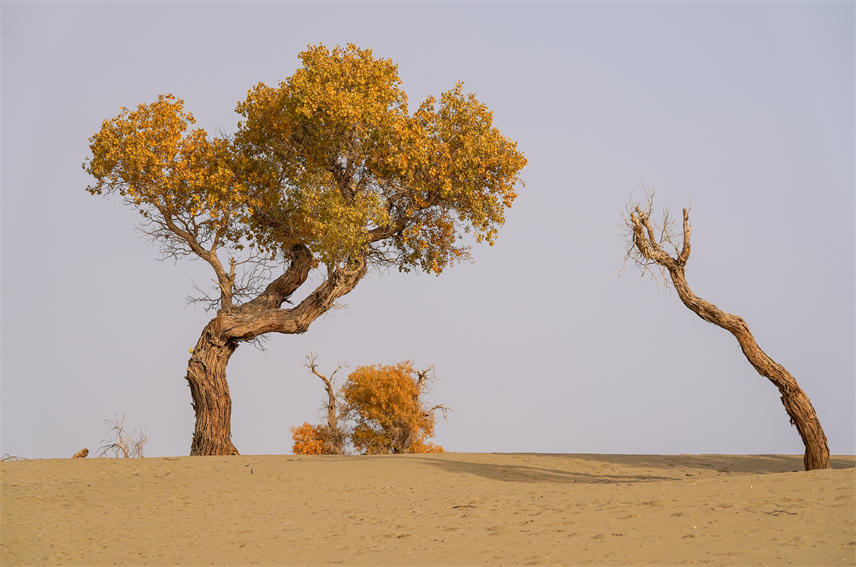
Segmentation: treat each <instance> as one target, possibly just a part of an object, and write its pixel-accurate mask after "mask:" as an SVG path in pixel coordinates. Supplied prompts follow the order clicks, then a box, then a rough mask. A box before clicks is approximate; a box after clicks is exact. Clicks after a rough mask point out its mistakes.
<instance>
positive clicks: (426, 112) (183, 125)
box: [84, 44, 526, 273]
mask: <svg viewBox="0 0 856 567" xmlns="http://www.w3.org/2000/svg"><path fill="white" fill-rule="evenodd" d="M300 59H301V62H302V66H301V68H299V69H298V70H297V71H295V72H294V74H293V75H292V76H291V77H288V78H287V79H286V80H284V81H281V82H280V83H279V85H278V86H277V87H270V86H267V85H264V84H261V83H260V84H258V85H256V86H254V87H252V88H251V89H249V91H248V93H247V98H246V100H244V101H243V102H241V103H239V104H238V106H237V112H238V113H239V114H240V115H241V116H242V119H241V121H240V122H239V123H238V131H237V132H236V135H235V138H234V142H231V141H230V140H226V139H221V138H213V139H209V138H208V136H207V135H206V133H205V131H204V130H201V129H198V128H195V129H194V128H192V126H193V124H194V123H195V120H194V118H193V116H192V115H191V114H190V113H188V112H185V110H184V103H183V101H181V100H180V99H178V98H176V97H174V96H172V95H162V96H160V97H158V99H157V100H156V101H155V102H153V103H151V104H147V105H146V104H141V105H139V106H138V107H137V109H136V110H134V111H130V110H128V109H122V112H121V113H120V114H119V115H118V116H116V117H115V118H113V119H111V120H107V121H104V123H103V124H102V127H101V129H100V130H99V131H98V132H97V133H96V134H95V135H94V136H93V137H92V138H91V140H90V142H91V144H90V148H91V150H92V157H91V158H90V159H88V160H87V162H86V163H84V168H85V169H86V170H87V171H88V172H89V173H91V174H92V175H93V176H94V178H95V181H96V182H95V184H93V185H92V186H90V187H88V190H89V191H90V192H92V193H95V194H100V193H103V192H111V191H116V192H118V193H119V194H120V195H122V196H123V197H125V198H126V201H127V202H128V203H129V204H130V205H132V206H134V207H136V208H138V209H139V210H140V211H141V212H142V213H143V214H144V215H150V214H153V215H158V214H160V215H165V214H170V215H177V216H180V217H182V218H185V219H192V222H193V223H203V224H204V225H205V226H206V227H208V228H209V229H211V230H213V231H224V238H226V239H227V240H230V241H231V242H232V243H233V244H234V245H235V246H236V247H240V246H242V244H241V242H242V240H243V239H246V240H249V241H251V242H253V244H254V245H257V246H259V247H260V248H261V249H263V250H268V251H274V252H275V251H278V250H290V249H291V248H292V247H293V246H295V245H297V244H302V245H305V246H307V247H308V248H309V249H310V250H312V252H313V255H314V257H315V261H316V262H323V263H325V264H328V265H329V264H334V263H337V262H342V261H345V260H346V259H347V258H348V257H354V256H369V257H371V258H373V259H376V260H377V261H385V262H387V263H394V264H396V265H398V267H399V268H400V269H402V270H409V269H411V268H412V267H419V268H421V269H423V270H426V271H432V272H435V273H440V272H441V271H442V270H443V269H444V268H445V267H447V266H448V265H450V264H452V263H454V262H455V261H456V260H458V259H460V258H464V257H466V256H467V247H466V246H465V245H463V244H462V243H461V242H460V240H461V237H462V236H463V234H464V233H466V232H471V233H472V234H473V236H474V237H475V239H476V240H477V241H487V242H489V243H493V241H494V240H495V238H496V235H497V228H498V227H499V226H500V225H502V224H503V222H504V221H505V217H504V209H505V208H508V207H510V206H511V205H512V203H513V202H514V200H515V198H516V197H517V193H516V191H515V190H514V187H515V185H516V184H517V183H518V181H519V172H520V170H521V169H522V168H523V167H524V166H525V164H526V159H525V157H524V156H523V154H522V153H520V152H519V151H518V150H517V145H516V144H515V143H514V142H512V141H510V140H508V139H507V138H505V137H504V136H503V135H502V134H501V133H500V132H499V131H498V130H497V129H496V128H494V127H493V126H492V119H493V117H492V113H491V111H490V110H489V109H488V108H487V107H486V106H485V105H484V104H482V103H481V102H479V101H478V100H477V99H476V97H475V96H474V95H472V94H465V93H464V92H463V85H462V84H461V83H458V84H457V85H456V86H455V87H454V89H452V90H450V91H448V92H445V93H443V94H442V95H441V96H440V99H439V101H438V100H436V99H434V98H433V97H429V98H428V99H426V100H425V101H424V102H423V103H422V104H421V105H420V106H419V108H418V109H417V110H416V112H414V113H412V114H410V113H408V110H407V96H406V94H405V93H404V90H403V89H402V85H401V79H400V77H399V75H398V68H397V66H396V65H395V64H394V63H393V62H392V61H391V60H389V59H380V58H375V57H374V55H373V54H372V51H371V50H368V49H360V48H358V47H357V46H355V45H353V44H349V45H348V46H346V47H344V48H342V47H335V48H333V49H332V50H330V49H328V48H327V47H325V46H323V45H310V46H308V47H307V49H306V50H305V51H304V52H302V53H301V54H300Z"/></svg>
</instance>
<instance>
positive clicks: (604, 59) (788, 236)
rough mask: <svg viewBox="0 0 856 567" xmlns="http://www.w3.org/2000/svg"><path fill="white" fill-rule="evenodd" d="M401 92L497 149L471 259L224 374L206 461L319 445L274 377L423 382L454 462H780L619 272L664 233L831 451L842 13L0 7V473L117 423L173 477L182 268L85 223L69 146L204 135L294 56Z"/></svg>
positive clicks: (841, 428) (186, 425)
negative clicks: (686, 237) (639, 230)
mask: <svg viewBox="0 0 856 567" xmlns="http://www.w3.org/2000/svg"><path fill="white" fill-rule="evenodd" d="M318 42H323V43H326V44H328V45H335V44H345V43H347V42H355V43H357V44H358V45H360V46H361V47H364V48H372V49H373V50H374V51H375V54H376V55H377V56H380V57H390V58H392V59H393V60H395V61H396V62H397V63H398V64H399V70H400V74H401V77H402V79H403V82H404V87H405V89H406V91H407V93H408V95H409V98H410V101H411V105H412V106H414V107H415V105H416V104H417V103H418V102H419V101H421V100H422V99H424V98H425V97H426V96H427V95H428V94H435V95H437V94H439V93H440V92H442V91H443V90H447V89H449V88H451V87H452V86H453V85H454V84H455V81H457V80H463V81H464V83H465V87H466V88H467V89H468V90H472V91H474V92H475V93H477V95H478V96H479V98H480V99H481V100H483V101H484V102H485V103H487V104H488V105H489V106H490V108H491V109H492V110H494V112H495V120H496V124H497V125H498V126H499V128H500V129H501V130H502V131H503V132H504V133H505V134H506V135H507V136H509V137H510V138H512V139H515V140H517V141H518V142H519V145H520V148H521V149H522V150H523V151H524V152H525V153H526V156H527V157H528V159H529V165H528V167H527V168H526V169H525V170H524V172H523V177H524V178H525V180H526V187H525V188H524V189H523V190H521V191H520V197H519V199H518V201H517V202H516V204H515V205H514V208H513V209H512V210H511V211H510V212H509V214H508V222H507V224H506V226H505V227H504V229H503V230H502V231H501V233H500V237H499V240H498V242H497V244H496V245H495V246H494V247H493V248H487V247H477V248H475V249H474V258H475V262H473V263H471V264H464V265H460V266H457V267H455V268H454V269H452V270H450V271H448V272H447V273H444V274H443V275H442V276H441V277H439V278H435V277H432V276H427V275H414V274H410V275H401V274H398V273H388V274H381V275H379V274H372V275H371V276H369V277H368V278H366V279H365V280H364V281H363V282H361V284H360V285H359V286H358V287H357V289H356V290H355V291H354V292H353V293H351V294H350V295H349V296H347V297H346V298H345V301H344V303H345V305H346V308H344V309H339V310H335V311H332V312H330V313H329V314H327V315H326V316H324V317H323V318H322V319H320V320H318V321H316V322H315V324H314V325H313V326H312V328H311V329H310V330H309V332H308V333H307V334H305V335H303V336H274V337H273V338H272V340H270V341H269V342H268V350H267V351H266V352H259V351H258V350H255V349H254V348H252V347H251V346H249V345H245V346H242V347H241V348H240V349H239V350H238V352H237V353H236V354H235V356H234V357H233V358H232V362H231V364H230V366H229V380H230V385H231V389H232V394H233V411H234V413H233V440H234V442H235V444H236V445H237V447H238V448H239V450H241V451H242V452H243V453H284V452H288V451H289V450H290V446H291V439H290V434H289V432H288V427H289V426H291V425H297V424H300V423H302V422H304V421H307V420H309V421H318V420H319V419H320V412H319V409H318V408H319V406H320V403H321V400H322V394H323V390H322V389H321V387H320V384H319V382H318V381H317V379H315V378H314V377H313V376H312V375H311V374H310V373H309V372H308V371H307V370H305V369H304V368H302V363H303V358H304V355H305V354H306V353H307V352H315V353H317V354H318V357H319V362H320V364H321V367H322V369H328V370H329V369H332V368H334V367H335V366H336V365H338V364H346V365H350V366H351V367H355V366H357V365H361V364H369V363H393V362H397V361H400V360H405V359H412V360H414V361H415V363H416V364H417V365H427V364H431V363H433V364H434V365H435V367H436V370H437V377H438V383H437V385H436V387H435V389H434V391H433V393H432V399H433V400H435V401H442V402H445V403H446V404H448V405H449V406H451V407H452V408H453V413H451V414H450V416H449V419H448V420H447V421H446V422H444V423H441V424H440V425H439V427H438V435H437V438H436V441H438V442H439V443H441V444H442V445H444V446H445V447H446V448H447V449H449V450H454V451H538V452H632V453H732V452H737V453H743V452H750V453H801V452H802V447H801V443H800V440H799V437H798V435H797V432H796V430H795V429H794V428H793V427H791V426H790V425H789V424H788V419H787V416H786V414H785V412H784V409H783V408H782V406H781V403H780V402H779V399H778V395H777V392H776V390H775V388H774V387H773V386H772V385H770V384H769V383H768V382H767V380H766V379H764V378H762V377H760V376H759V375H757V374H756V373H755V371H754V370H753V369H752V368H751V367H750V366H749V364H748V363H747V362H746V360H745V359H744V358H743V356H742V354H741V352H740V349H739V347H738V346H737V343H736V342H735V340H734V339H733V338H732V337H731V336H730V335H728V334H727V333H726V332H725V331H723V330H721V329H719V328H717V327H714V326H712V325H709V324H706V323H704V322H703V321H701V320H700V319H699V318H697V317H696V316H695V315H693V314H691V313H690V312H689V311H688V310H686V308H684V307H683V306H682V305H681V304H680V302H679V300H678V298H677V296H676V295H675V294H674V293H672V292H667V291H665V290H664V289H663V288H662V286H660V287H658V286H657V285H656V284H655V283H654V282H652V281H651V280H650V279H640V278H639V277H638V276H637V275H636V274H635V273H634V272H633V271H632V270H630V269H629V268H628V269H627V270H625V271H624V272H622V273H621V274H620V275H619V272H620V270H621V266H622V261H623V255H624V244H623V242H622V240H621V234H622V226H621V212H622V209H623V207H624V206H625V204H626V203H627V201H628V198H629V197H630V195H631V193H632V194H633V195H635V196H637V197H638V196H640V195H641V191H642V187H643V185H644V186H654V187H656V192H657V202H658V203H659V204H661V205H668V206H670V207H671V208H672V209H673V210H678V209H680V208H681V207H683V206H686V205H691V207H692V219H691V220H692V223H693V238H694V240H693V256H692V257H691V259H690V263H689V266H688V274H687V276H688V279H689V282H690V284H691V285H692V286H693V287H694V289H695V291H696V292H697V293H698V294H699V295H701V296H702V297H704V298H706V299H708V300H710V301H713V302H714V303H716V304H717V305H719V306H720V307H722V308H723V309H725V310H728V311H731V312H733V313H737V314H740V315H741V316H743V317H744V318H745V319H746V320H747V321H748V322H749V325H750V327H751V329H752V331H753V333H754V334H755V336H756V338H757V339H758V341H759V343H760V345H761V346H762V348H764V349H765V350H766V351H767V352H768V353H769V354H770V355H771V356H772V357H773V358H774V359H776V360H777V361H778V362H780V363H781V364H783V365H784V366H785V367H787V368H788V369H789V370H790V371H791V372H792V373H793V374H794V376H795V377H796V378H797V380H798V381H799V382H800V384H801V385H802V387H803V389H805V390H806V392H807V393H808V395H809V396H810V397H811V399H812V401H813V403H814V405H815V407H816V409H817V411H818V414H819V416H820V419H821V422H822V424H823V426H824V427H825V429H826V433H827V435H828V437H829V442H830V448H831V450H832V452H833V453H853V452H854V451H856V433H854V429H856V427H855V426H854V406H856V389H854V342H856V337H854V214H855V213H856V211H854V103H853V101H854V4H853V3H851V2H839V3H824V2H805V3H798V2H786V3H776V2H764V3H760V2H748V3H739V2H727V3H674V2H672V3H644V2H633V3H574V2H567V3H551V4H530V3H526V4H523V3H461V4H452V3H424V4H423V3H399V4H382V3H358V2H352V3H346V4H338V3H326V2H324V3H315V4H298V3H274V2H268V3H261V4H253V3H237V2H235V3H218V4H207V3H203V2H193V3H184V4H177V3H168V4H155V3H116V4H108V3H94V4H81V3H60V4H49V3H35V2H29V3H10V2H4V3H3V4H2V160H3V162H2V202H0V205H2V367H0V368H2V390H0V392H2V419H1V420H0V424H2V436H0V440H2V443H0V444H2V446H0V452H6V453H12V454H16V455H20V456H25V457H63V456H69V455H71V454H72V453H74V452H75V451H77V450H78V449H80V448H81V447H84V446H87V447H89V448H90V449H93V448H96V447H97V446H98V445H99V440H100V439H101V437H102V434H103V433H104V431H105V428H104V424H103V423H102V420H103V419H104V418H109V417H112V416H113V415H114V413H119V414H122V413H127V415H128V418H127V419H128V423H129V424H130V425H132V426H137V427H141V428H144V429H145V430H146V431H147V432H148V435H149V443H148V446H147V454H149V455H152V456H156V455H182V454H187V452H188V451H189V446H190V438H191V433H192V428H193V413H192V410H191V407H190V393H189V390H188V388H187V385H186V382H185V380H184V372H185V364H186V361H187V357H188V354H187V350H188V348H189V347H190V346H192V345H193V344H194V343H195V342H196V340H197V338H198V335H199V332H200V331H201V330H202V327H203V326H204V324H205V322H206V321H207V315H206V314H205V313H204V312H203V311H201V310H199V309H197V308H196V307H185V296H186V295H187V294H188V293H189V292H190V291H191V290H192V281H196V282H199V283H205V282H207V281H208V279H209V278H210V275H209V274H208V273H207V271H206V270H205V266H203V265H202V264H200V263H181V264H178V265H174V264H172V263H159V262H158V261H156V258H157V256H158V250H157V247H156V246H155V245H153V244H151V243H149V242H147V240H146V239H145V238H144V237H143V236H142V235H141V234H140V233H139V232H138V231H136V230H135V229H134V224H135V223H136V218H135V215H134V214H133V213H132V212H131V211H129V210H127V209H125V208H124V207H123V206H122V205H121V203H119V202H115V201H112V200H110V199H98V198H93V197H91V196H89V195H88V194H87V193H86V192H85V191H84V187H85V186H86V185H87V183H88V179H87V176H86V175H85V173H84V172H83V171H82V170H81V168H80V164H81V162H82V161H83V160H84V158H85V157H86V156H87V152H88V146H87V139H88V137H89V136H90V135H91V134H92V133H93V132H94V131H95V130H97V129H98V127H99V126H100V123H101V121H102V120H103V119H105V118H109V117H112V116H113V115H115V114H116V113H117V112H118V111H119V108H120V106H123V105H124V106H134V105H136V104H137V103H139V102H146V101H151V100H152V99H153V98H155V97H156V95H157V94H158V93H163V92H172V93H174V94H176V95H177V96H180V97H182V98H184V99H185V100H186V101H187V107H188V109H189V110H190V111H192V112H193V113H194V115H196V117H197V118H198V120H199V122H200V124H201V125H202V126H203V127H205V128H207V129H208V130H209V131H211V132H217V131H221V130H222V131H226V132H229V131H232V130H233V129H234V127H235V123H236V120H237V117H236V115H235V114H234V108H235V104H236V103H237V101H239V100H242V99H243V98H244V97H245V96H246V91H247V89H248V88H249V87H250V86H252V85H254V84H255V83H257V82H259V81H264V82H267V83H275V82H276V81H278V80H280V79H282V78H285V77H286V76H288V75H290V74H291V73H292V72H293V71H294V69H295V68H296V66H297V64H298V60H297V54H298V52H300V51H301V50H302V49H303V48H304V47H305V46H306V44H308V43H318Z"/></svg>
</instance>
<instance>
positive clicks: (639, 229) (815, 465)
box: [630, 206, 829, 471]
mask: <svg viewBox="0 0 856 567" xmlns="http://www.w3.org/2000/svg"><path fill="white" fill-rule="evenodd" d="M650 213H651V211H650V207H649V209H648V210H646V211H642V210H641V209H640V208H639V207H638V206H637V207H636V208H635V210H634V211H633V212H631V214H630V225H631V229H632V230H633V246H635V247H636V249H637V250H638V252H639V254H640V255H641V257H642V258H643V259H644V260H645V261H646V262H653V263H655V264H657V265H659V266H662V267H663V268H665V269H666V270H668V272H669V276H670V278H671V280H672V284H673V285H674V286H675V291H677V292H678V297H680V299H681V302H683V304H684V305H686V306H687V307H688V308H689V309H690V310H691V311H692V312H693V313H695V314H696V315H698V316H699V317H701V318H702V319H704V320H705V321H707V322H709V323H713V324H714V325H717V326H719V327H722V328H723V329H725V330H726V331H728V332H730V333H731V334H732V335H734V338H736V339H737V342H738V343H739V344H740V348H741V349H742V350H743V354H744V355H745V356H746V359H747V360H748V361H749V363H750V364H751V365H752V366H753V368H755V370H756V371H757V372H758V374H760V375H761V376H764V377H765V378H767V379H768V380H770V382H772V383H773V384H774V385H775V386H776V388H778V390H779V393H780V394H781V400H782V404H783V405H784V406H785V411H786V412H787V414H788V417H790V420H791V424H792V425H794V426H796V428H797V431H798V432H799V434H800V438H801V439H802V441H803V445H805V454H804V456H803V464H804V466H805V470H807V471H808V470H815V469H828V468H829V443H828V442H827V439H826V434H825V433H824V432H823V427H821V425H820V420H819V419H818V417H817V412H816V411H815V410H814V407H813V406H812V405H811V401H810V400H809V399H808V396H807V395H806V394H805V392H803V390H802V388H800V386H799V384H797V381H796V379H795V378H794V377H793V376H792V375H791V373H790V372H788V371H787V370H786V369H785V367H784V366H782V365H781V364H779V363H777V362H776V361H774V360H773V359H772V358H770V357H769V356H768V355H767V353H765V352H764V351H763V350H762V349H761V347H759V346H758V343H757V342H755V337H753V336H752V333H751V332H750V331H749V325H747V324H746V321H744V320H743V318H742V317H738V316H737V315H733V314H731V313H727V312H725V311H723V310H722V309H720V308H719V307H717V306H716V305H714V304H713V303H710V302H709V301H705V300H704V299H702V298H700V297H698V296H697V295H695V294H694V293H693V291H692V289H690V286H689V284H688V283H687V280H686V276H685V266H686V263H687V260H688V259H689V256H690V222H689V212H688V211H687V210H686V209H684V210H683V217H684V218H683V243H682V247H681V250H680V251H679V252H678V254H677V256H676V257H674V258H673V257H672V256H670V255H669V254H668V253H666V252H665V251H664V250H663V249H662V248H661V246H660V242H658V240H657V239H656V238H655V230H654V228H653V227H652V226H651V221H650ZM666 241H668V242H671V241H672V240H671V235H666ZM676 248H677V247H676Z"/></svg>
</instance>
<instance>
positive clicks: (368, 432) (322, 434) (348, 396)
mask: <svg viewBox="0 0 856 567" xmlns="http://www.w3.org/2000/svg"><path fill="white" fill-rule="evenodd" d="M306 366H307V368H309V369H310V370H311V371H312V373H313V374H315V375H316V376H318V378H320V379H321V380H322V381H323V382H324V388H325V389H326V391H327V398H328V401H327V425H312V424H310V423H304V424H303V425H301V426H300V427H292V428H291V433H292V438H293V440H294V445H293V446H292V450H293V451H294V453H295V454H297V455H330V454H343V453H344V452H345V445H346V444H347V443H348V442H350V445H351V446H352V447H353V449H354V450H355V451H357V452H360V453H366V454H370V455H377V454H384V453H442V452H443V447H441V446H439V445H435V444H434V443H431V442H430V441H428V440H429V439H430V438H431V437H432V436H433V435H434V412H435V411H438V410H439V411H442V412H443V414H444V415H445V413H446V411H447V408H446V407H445V406H443V405H436V406H433V407H431V408H428V407H426V404H425V402H424V401H423V400H422V396H423V394H424V393H425V392H426V390H427V386H428V385H429V383H430V381H431V379H432V378H433V374H432V369H431V368H428V369H426V370H421V371H417V370H414V369H413V366H412V364H411V363H410V362H400V363H398V364H396V365H394V366H380V365H377V366H361V367H359V368H357V369H356V370H355V371H354V372H352V373H351V375H350V376H348V379H347V380H346V381H345V384H344V385H343V386H342V388H341V389H340V390H339V392H338V395H337V394H336V393H334V390H333V382H332V379H333V376H334V375H335V374H336V372H337V371H338V370H339V368H336V370H335V371H334V372H333V374H331V375H330V377H329V378H327V377H326V376H325V375H323V374H321V373H320V372H319V371H318V367H317V365H316V358H315V356H314V355H309V356H308V357H307V364H306ZM343 423H344V425H343Z"/></svg>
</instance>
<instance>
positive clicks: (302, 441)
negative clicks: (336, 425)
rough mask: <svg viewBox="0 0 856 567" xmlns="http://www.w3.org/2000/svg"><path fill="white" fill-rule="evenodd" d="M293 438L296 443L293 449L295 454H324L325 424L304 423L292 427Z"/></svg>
mask: <svg viewBox="0 0 856 567" xmlns="http://www.w3.org/2000/svg"><path fill="white" fill-rule="evenodd" d="M289 431H291V438H292V439H294V445H292V447H291V450H292V451H294V454H295V455H322V454H323V453H324V426H323V425H312V424H310V423H304V424H303V425H301V426H300V427H292V428H290V429H289Z"/></svg>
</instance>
